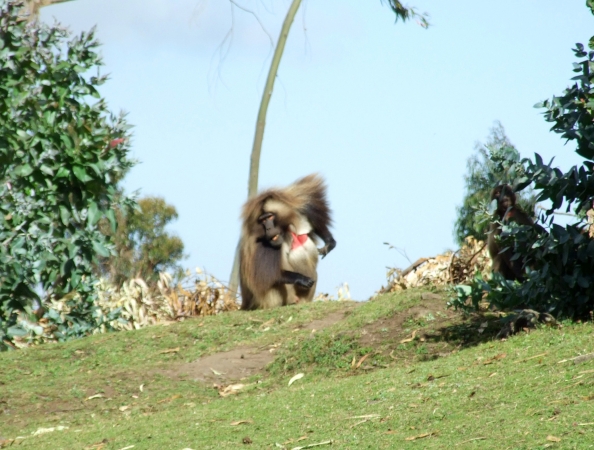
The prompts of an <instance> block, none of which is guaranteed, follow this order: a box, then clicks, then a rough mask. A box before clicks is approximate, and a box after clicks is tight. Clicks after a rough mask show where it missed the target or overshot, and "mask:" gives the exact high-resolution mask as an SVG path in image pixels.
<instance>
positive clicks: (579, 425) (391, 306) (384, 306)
mask: <svg viewBox="0 0 594 450" xmlns="http://www.w3.org/2000/svg"><path fill="white" fill-rule="evenodd" d="M477 319H479V320H478V322H477V321H476V319H475V320H474V321H473V320H470V319H465V318H464V317H462V316H461V315H459V314H457V313H455V312H453V311H451V310H447V309H446V308H445V300H444V299H443V298H442V294H441V293H439V292H429V291H423V290H410V291H404V292H402V293H399V294H391V295H384V296H382V297H379V298H377V299H375V300H373V301H370V302H365V303H354V302H334V303H332V302H330V303H314V304H308V305H300V306H291V307H286V308H280V309H276V310H273V311H258V312H253V313H245V312H236V313H227V314H222V315H219V316H216V317H207V318H204V319H196V320H188V321H185V322H182V323H175V324H171V325H168V326H155V327H151V328H145V329H142V330H139V331H134V332H121V333H113V334H106V335H97V336H93V337H90V338H87V339H82V340H79V341H75V342H70V343H66V344H52V345H44V346H40V347H37V348H32V349H27V350H22V351H18V352H10V353H3V354H0V364H1V365H0V367H2V369H0V436H1V437H0V447H2V445H5V446H8V445H10V444H12V445H16V444H17V443H18V444H19V448H25V449H26V448H31V449H60V448H63V449H76V448H80V449H104V450H107V449H123V448H134V449H156V448H162V449H179V450H181V449H187V448H190V449H195V450H197V449H211V448H212V449H224V448H238V447H243V446H244V445H246V446H247V448H250V447H249V446H250V445H251V448H279V446H280V447H281V448H289V449H290V448H299V447H303V448H307V447H306V446H308V445H312V444H323V445H321V446H320V447H321V448H325V446H326V444H325V443H327V442H328V441H333V445H334V448H341V449H342V448H351V449H364V448H370V449H377V448H386V449H388V448H436V449H437V448H447V447H450V446H457V447H459V448H510V449H522V448H526V449H527V448H545V447H546V446H555V447H558V448H589V447H590V446H592V445H594V444H590V443H593V442H594V433H593V431H594V417H592V413H591V411H593V407H594V405H593V404H592V400H594V395H592V386H593V385H594V360H591V361H587V362H584V363H582V364H574V361H571V360H569V359H570V358H573V357H575V356H577V355H579V354H584V353H590V352H592V351H593V350H592V332H593V330H594V328H593V326H592V324H590V323H588V324H576V325H566V326H564V327H561V328H542V329H539V330H537V331H533V332H531V333H529V334H521V335H517V336H514V337H512V338H510V339H508V340H506V341H500V340H493V339H492V336H493V334H494V333H493V331H496V327H495V325H493V324H489V321H488V320H485V319H484V318H477ZM563 360H567V361H565V362H560V361H563ZM298 373H302V374H304V376H303V377H302V378H301V379H298V380H296V381H294V382H293V383H292V384H291V385H290V386H288V382H289V380H290V379H291V378H292V377H293V376H294V375H296V374H298ZM62 427H63V428H62ZM35 433H37V434H35ZM13 439H16V441H13ZM3 440H4V441H3ZM277 444H278V445H277ZM328 445H330V444H328ZM131 446H134V447H131ZM316 448H317V447H316Z"/></svg>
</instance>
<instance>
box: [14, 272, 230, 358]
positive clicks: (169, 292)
mask: <svg viewBox="0 0 594 450" xmlns="http://www.w3.org/2000/svg"><path fill="white" fill-rule="evenodd" d="M95 293H96V295H97V301H96V303H95V305H96V306H98V307H99V310H98V313H99V315H100V316H103V317H107V316H108V315H109V314H110V313H111V312H113V311H115V310H117V309H119V311H120V315H119V318H118V319H117V320H113V321H111V322H109V326H110V327H111V328H113V329H116V330H133V329H139V328H143V327H146V326H149V325H154V324H157V323H162V322H170V321H175V320H183V319H184V318H186V317H192V316H210V315H214V314H219V313H221V312H225V311H235V310H237V309H239V305H238V303H237V299H236V296H235V295H234V294H232V293H231V292H230V291H229V289H228V288H227V287H226V286H225V285H223V283H221V282H220V281H218V280H217V279H216V278H215V277H213V276H212V275H208V274H205V273H204V272H202V271H201V270H200V269H196V275H194V276H190V274H188V275H187V276H186V277H185V278H184V279H183V280H181V282H179V283H177V284H175V285H173V284H172V278H171V275H169V274H168V273H161V274H160V280H159V282H158V283H157V287H156V288H153V289H150V288H149V287H148V286H147V284H146V283H145V281H144V280H142V279H140V278H135V279H133V280H130V281H127V282H125V283H124V284H123V285H122V287H121V288H120V289H117V288H116V287H114V286H113V285H111V284H110V283H109V282H107V281H106V280H104V279H102V280H100V281H99V282H98V283H97V284H96V285H95ZM73 300H74V303H76V301H77V300H79V301H82V299H80V296H79V295H78V294H73V295H67V296H66V297H64V298H62V299H59V300H52V301H51V302H50V303H49V304H48V305H46V309H53V310H55V311H57V312H58V313H59V314H60V315H61V316H62V319H64V320H65V319H66V316H67V315H68V314H69V313H70V309H71V305H72V304H73V302H72V301H73ZM18 322H19V325H21V326H22V327H23V328H24V329H25V330H27V331H28V333H27V334H26V335H25V336H22V337H15V338H14V345H15V346H16V347H27V346H29V345H32V344H38V343H41V342H52V341H56V337H55V335H54V332H55V331H56V329H57V327H56V326H55V325H54V323H52V322H51V321H50V320H48V319H47V318H42V319H40V320H39V322H38V323H37V322H33V321H31V320H29V319H28V318H27V317H26V316H25V315H24V314H23V315H21V316H20V317H19V321H18ZM107 330H108V326H107V324H104V325H102V326H101V327H99V328H97V329H96V330H94V333H104V332H106V331H107Z"/></svg>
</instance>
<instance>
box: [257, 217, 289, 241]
mask: <svg viewBox="0 0 594 450" xmlns="http://www.w3.org/2000/svg"><path fill="white" fill-rule="evenodd" d="M258 222H260V223H261V224H262V227H263V228H264V236H262V238H261V242H262V243H263V244H264V245H267V246H269V247H272V248H280V247H281V245H283V230H282V229H281V227H280V226H279V225H278V224H277V221H276V215H274V214H273V213H270V212H268V213H264V214H262V215H261V216H260V217H258Z"/></svg>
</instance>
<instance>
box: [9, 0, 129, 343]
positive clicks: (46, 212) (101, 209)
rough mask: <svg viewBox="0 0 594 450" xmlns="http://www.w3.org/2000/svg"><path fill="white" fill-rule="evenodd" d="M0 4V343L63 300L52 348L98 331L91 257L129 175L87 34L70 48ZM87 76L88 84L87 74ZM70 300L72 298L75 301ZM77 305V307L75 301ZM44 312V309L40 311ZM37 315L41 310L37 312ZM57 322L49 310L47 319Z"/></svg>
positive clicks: (119, 128) (100, 250)
mask: <svg viewBox="0 0 594 450" xmlns="http://www.w3.org/2000/svg"><path fill="white" fill-rule="evenodd" d="M23 11H24V10H23V7H22V5H20V4H16V3H12V2H5V1H2V2H0V243H1V245H0V342H4V343H5V345H7V344H8V343H9V341H10V340H11V339H12V337H13V336H15V335H22V334H23V333H27V332H35V329H33V331H31V329H27V327H26V326H25V325H23V323H27V322H26V321H25V319H28V320H30V319H31V318H32V316H31V313H32V311H33V309H35V308H37V307H39V306H43V304H44V303H46V301H47V300H49V299H58V298H63V297H65V296H66V298H67V299H71V300H70V301H71V303H72V304H71V305H70V308H69V309H70V312H69V314H68V315H67V316H66V318H65V319H64V320H62V322H63V323H59V324H57V331H56V332H57V333H58V334H59V337H60V339H67V338H69V337H73V336H81V335H84V334H87V333H89V332H90V331H91V330H92V329H94V328H96V327H98V326H100V324H101V322H102V320H103V319H100V315H97V314H96V308H95V306H94V297H93V288H92V285H93V283H94V282H95V281H96V280H95V277H94V276H93V272H92V267H93V264H94V263H95V260H96V256H97V255H100V256H108V255H109V254H110V249H111V246H110V243H109V241H108V239H107V238H106V237H105V235H104V234H102V233H101V232H100V231H99V229H98V226H97V223H98V221H99V220H100V219H102V218H106V220H108V221H109V223H110V224H111V226H112V227H114V228H115V226H116V221H115V214H114V209H115V207H117V206H118V203H126V202H128V200H127V199H126V198H121V197H118V196H117V195H116V194H117V189H116V183H117V181H118V180H119V179H121V177H122V176H123V174H124V173H125V172H126V171H127V170H128V169H129V168H130V167H131V166H132V162H131V160H130V159H128V142H129V136H128V129H129V127H128V125H127V124H126V121H125V118H124V117H123V116H122V115H120V116H118V117H115V116H113V115H111V114H110V113H109V111H108V109H107V105H106V103H105V101H104V99H102V98H101V97H100V96H99V93H98V91H97V88H98V86H100V85H101V84H103V83H104V82H105V80H106V77H105V76H100V75H99V74H98V73H99V71H98V66H100V65H101V59H100V57H99V56H98V54H97V52H96V50H97V47H98V45H99V44H98V43H97V41H96V40H95V38H94V35H93V31H91V32H89V33H82V34H81V35H80V36H78V37H75V38H73V39H71V40H68V39H69V33H68V32H67V31H66V30H65V29H63V28H60V27H59V26H57V25H54V26H47V25H43V24H40V23H36V22H33V23H29V22H27V21H26V20H23V19H22V17H20V16H21V14H23ZM90 71H93V73H95V75H88V73H89V72H90ZM75 294H78V295H75ZM75 299H80V300H75ZM41 311H43V310H41ZM38 312H39V310H38ZM55 317H57V313H56V312H55V311H54V312H52V310H51V309H50V310H49V311H47V313H46V319H48V320H52V318H55ZM0 346H2V344H0Z"/></svg>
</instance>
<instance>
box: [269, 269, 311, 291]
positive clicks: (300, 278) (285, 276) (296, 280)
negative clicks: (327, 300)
mask: <svg viewBox="0 0 594 450" xmlns="http://www.w3.org/2000/svg"><path fill="white" fill-rule="evenodd" d="M278 282H279V284H296V285H298V286H303V287H306V288H310V287H312V286H313V285H314V283H315V281H314V280H312V279H311V278H309V277H306V276H305V275H302V274H300V273H297V272H291V271H289V270H283V271H282V273H281V277H280V279H279V280H278Z"/></svg>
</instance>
